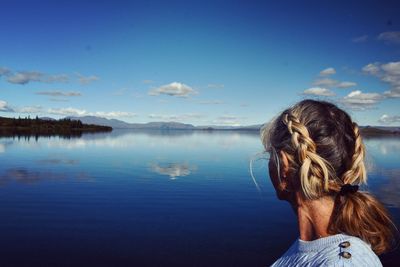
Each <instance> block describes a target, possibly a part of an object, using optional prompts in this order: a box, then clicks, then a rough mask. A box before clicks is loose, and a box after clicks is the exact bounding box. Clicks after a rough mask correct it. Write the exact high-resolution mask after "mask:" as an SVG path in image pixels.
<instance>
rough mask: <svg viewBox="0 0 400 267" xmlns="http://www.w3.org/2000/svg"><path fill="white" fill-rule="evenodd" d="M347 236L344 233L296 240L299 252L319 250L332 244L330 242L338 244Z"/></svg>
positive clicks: (346, 238) (347, 237)
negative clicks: (308, 239) (307, 239)
mask: <svg viewBox="0 0 400 267" xmlns="http://www.w3.org/2000/svg"><path fill="white" fill-rule="evenodd" d="M349 238H350V236H348V235H344V234H337V235H331V236H327V237H322V238H319V239H316V240H313V241H303V240H301V239H300V238H299V239H298V240H297V244H298V250H299V251H300V252H311V251H321V249H323V248H325V247H329V246H332V244H339V243H341V242H343V241H346V240H348V239H349Z"/></svg>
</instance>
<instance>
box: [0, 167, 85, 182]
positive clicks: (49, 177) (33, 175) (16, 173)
mask: <svg viewBox="0 0 400 267" xmlns="http://www.w3.org/2000/svg"><path fill="white" fill-rule="evenodd" d="M68 178H74V179H77V180H86V181H90V180H92V179H93V178H92V177H91V176H90V175H89V174H88V173H86V172H77V173H75V174H72V175H67V174H65V173H59V172H49V171H36V170H29V169H27V168H10V169H7V170H5V171H4V173H3V174H1V175H0V186H5V185H7V184H10V183H12V182H16V183H20V184H35V183H39V182H42V181H61V180H66V179H68Z"/></svg>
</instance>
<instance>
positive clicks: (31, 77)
mask: <svg viewBox="0 0 400 267" xmlns="http://www.w3.org/2000/svg"><path fill="white" fill-rule="evenodd" d="M42 79H43V73H41V72H38V71H21V72H17V73H16V74H12V75H10V76H9V77H8V78H7V81H8V82H10V83H15V84H27V83H29V82H40V81H41V80H42Z"/></svg>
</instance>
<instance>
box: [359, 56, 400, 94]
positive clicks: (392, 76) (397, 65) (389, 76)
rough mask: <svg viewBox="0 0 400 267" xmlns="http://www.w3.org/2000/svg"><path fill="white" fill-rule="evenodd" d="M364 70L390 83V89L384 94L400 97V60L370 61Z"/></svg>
mask: <svg viewBox="0 0 400 267" xmlns="http://www.w3.org/2000/svg"><path fill="white" fill-rule="evenodd" d="M363 71H364V72H366V73H368V74H371V75H373V76H376V77H378V78H379V79H380V80H381V81H383V82H385V83H388V84H389V85H390V86H391V87H390V90H387V91H385V93H384V95H385V96H386V97H388V98H398V97H400V61H395V62H389V63H384V64H380V63H370V64H368V65H366V66H365V67H363Z"/></svg>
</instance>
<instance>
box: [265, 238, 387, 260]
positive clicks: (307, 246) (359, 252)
mask: <svg viewBox="0 0 400 267" xmlns="http://www.w3.org/2000/svg"><path fill="white" fill-rule="evenodd" d="M272 266H273V267H277V266H372V267H375V266H382V264H381V262H380V260H379V258H378V256H376V254H375V253H374V252H373V251H372V249H371V246H370V245H369V244H367V243H366V242H364V241H363V240H361V239H360V238H357V237H354V236H348V235H345V234H337V235H333V236H328V237H323V238H320V239H317V240H313V241H303V240H300V239H298V240H296V241H295V242H294V243H293V245H292V246H291V247H290V248H289V250H288V251H286V253H285V254H284V255H283V256H282V257H281V258H279V259H278V260H277V261H276V262H275V263H274V264H273V265H272Z"/></svg>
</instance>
